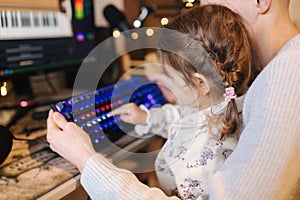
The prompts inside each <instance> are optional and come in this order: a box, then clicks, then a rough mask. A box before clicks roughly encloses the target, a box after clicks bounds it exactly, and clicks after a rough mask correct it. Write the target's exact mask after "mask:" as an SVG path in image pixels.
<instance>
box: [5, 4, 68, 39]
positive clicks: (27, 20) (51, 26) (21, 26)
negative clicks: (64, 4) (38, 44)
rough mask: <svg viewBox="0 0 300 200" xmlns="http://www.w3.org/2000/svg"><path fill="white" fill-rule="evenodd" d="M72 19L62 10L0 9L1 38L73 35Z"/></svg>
mask: <svg viewBox="0 0 300 200" xmlns="http://www.w3.org/2000/svg"><path fill="white" fill-rule="evenodd" d="M70 20H71V19H69V18H68V16H67V15H66V14H64V13H62V12H60V11H34V10H26V11H23V10H2V9H0V40H13V39H33V38H55V37H72V36H73V32H72V27H71V21H70Z"/></svg>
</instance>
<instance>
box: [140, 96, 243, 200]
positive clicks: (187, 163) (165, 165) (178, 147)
mask: <svg viewBox="0 0 300 200" xmlns="http://www.w3.org/2000/svg"><path fill="white" fill-rule="evenodd" d="M241 101H242V100H241ZM240 104H241V102H238V105H239V106H238V107H239V108H240V107H241V105H240ZM226 105H227V102H222V103H220V104H218V105H216V106H213V107H210V108H207V109H205V110H202V111H199V109H197V108H191V107H180V106H177V105H171V104H166V105H164V106H162V107H161V108H153V109H151V110H150V111H147V112H148V113H149V114H148V125H146V126H141V125H137V126H136V127H135V128H136V132H137V133H139V134H145V133H147V132H151V133H155V134H159V135H161V136H163V137H165V138H167V140H166V142H165V144H164V146H163V147H162V149H161V151H160V152H159V154H158V156H157V158H156V162H155V168H156V173H157V177H158V180H159V183H160V187H161V189H162V190H163V191H164V192H165V193H166V194H167V195H176V196H178V197H180V198H181V199H196V198H198V197H200V196H201V197H202V198H203V199H207V198H208V185H209V181H210V179H211V176H212V175H213V174H214V172H215V171H216V170H218V169H219V168H220V166H221V165H222V164H223V163H224V161H225V159H226V158H227V157H228V156H229V155H230V154H231V152H232V151H233V149H234V148H235V147H236V145H237V137H236V136H235V137H227V138H226V139H225V140H224V141H220V140H216V139H215V137H213V135H212V134H211V133H210V132H209V128H208V121H209V120H208V119H209V117H210V116H211V115H212V113H214V114H216V113H217V114H220V113H223V112H224V111H225V108H226ZM142 109H145V108H142ZM210 130H211V129H210Z"/></svg>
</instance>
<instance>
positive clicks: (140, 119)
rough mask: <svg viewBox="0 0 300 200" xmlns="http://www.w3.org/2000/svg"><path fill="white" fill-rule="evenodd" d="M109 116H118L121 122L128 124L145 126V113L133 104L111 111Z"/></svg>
mask: <svg viewBox="0 0 300 200" xmlns="http://www.w3.org/2000/svg"><path fill="white" fill-rule="evenodd" d="M110 115H111V116H114V115H120V117H121V120H122V121H124V122H127V123H130V124H140V125H146V124H147V113H146V112H145V111H143V110H142V109H140V108H139V107H138V106H137V105H136V104H134V103H128V104H124V105H122V106H120V107H119V108H116V109H114V110H113V111H111V112H110Z"/></svg>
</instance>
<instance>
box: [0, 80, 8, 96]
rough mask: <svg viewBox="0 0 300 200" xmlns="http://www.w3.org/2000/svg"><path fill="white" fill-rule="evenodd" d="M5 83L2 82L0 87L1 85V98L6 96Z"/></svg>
mask: <svg viewBox="0 0 300 200" xmlns="http://www.w3.org/2000/svg"><path fill="white" fill-rule="evenodd" d="M7 93H8V92H7V83H6V82H3V83H2V85H1V88H0V95H1V96H2V97H4V96H6V95H7Z"/></svg>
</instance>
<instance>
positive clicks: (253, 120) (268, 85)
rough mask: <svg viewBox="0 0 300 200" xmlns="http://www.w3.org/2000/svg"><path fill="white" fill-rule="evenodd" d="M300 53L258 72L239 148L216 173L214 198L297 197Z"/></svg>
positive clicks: (299, 166) (247, 105)
mask: <svg viewBox="0 0 300 200" xmlns="http://www.w3.org/2000/svg"><path fill="white" fill-rule="evenodd" d="M299 57H300V54H299V53H298V54H296V53H295V54H292V55H290V56H289V57H287V56H285V57H281V58H279V59H278V58H277V59H276V60H273V61H272V64H271V65H269V66H267V68H266V69H265V70H264V71H263V72H262V73H261V74H260V75H259V77H258V78H257V79H256V80H255V82H254V83H253V85H252V86H251V88H250V90H249V91H248V94H247V96H246V99H245V105H244V110H243V112H244V113H245V115H246V126H245V129H244V131H243V132H242V134H241V137H240V140H239V143H238V146H237V148H236V149H235V150H234V152H233V153H232V154H231V156H230V157H229V159H228V160H227V161H225V163H224V165H223V166H222V168H221V169H220V170H219V171H218V172H216V173H215V174H214V176H213V182H212V184H211V190H210V199H222V200H223V199H230V200H235V199H236V200H239V199H256V200H260V199H276V200H279V199H297V198H296V197H295V196H296V195H297V194H296V193H298V198H299V195H300V194H299V189H300V188H296V187H299V186H300V170H299V169H300V156H299V155H300V117H299V114H300V101H299V100H300V92H299V91H300V58H299Z"/></svg>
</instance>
